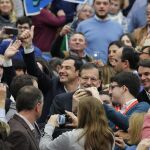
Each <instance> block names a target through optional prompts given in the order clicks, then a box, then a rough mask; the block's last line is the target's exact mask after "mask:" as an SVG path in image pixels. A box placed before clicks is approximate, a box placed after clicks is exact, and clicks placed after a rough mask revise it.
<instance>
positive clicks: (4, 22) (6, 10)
mask: <svg viewBox="0 0 150 150" xmlns="http://www.w3.org/2000/svg"><path fill="white" fill-rule="evenodd" d="M15 22H16V15H15V11H14V5H13V2H12V0H0V30H1V29H2V27H3V26H11V27H14V26H15Z"/></svg>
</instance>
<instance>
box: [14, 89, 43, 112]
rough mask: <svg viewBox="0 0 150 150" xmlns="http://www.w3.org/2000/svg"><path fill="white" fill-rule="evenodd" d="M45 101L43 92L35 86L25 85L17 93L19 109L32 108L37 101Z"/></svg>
mask: <svg viewBox="0 0 150 150" xmlns="http://www.w3.org/2000/svg"><path fill="white" fill-rule="evenodd" d="M42 102H43V94H42V92H41V91H40V90H39V89H38V88H36V87H34V86H24V87H23V88H21V89H20V90H19V92H18V94H17V98H16V108H17V111H18V112H20V111H23V110H32V109H34V107H35V106H36V104H37V103H42Z"/></svg>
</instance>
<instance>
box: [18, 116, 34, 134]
mask: <svg viewBox="0 0 150 150" xmlns="http://www.w3.org/2000/svg"><path fill="white" fill-rule="evenodd" d="M16 115H18V116H19V117H20V118H22V119H23V120H24V121H25V122H26V124H27V125H28V126H29V128H30V129H31V131H33V130H34V127H33V125H32V124H31V123H30V122H29V121H28V120H27V119H26V118H25V117H24V116H22V115H21V114H19V113H16Z"/></svg>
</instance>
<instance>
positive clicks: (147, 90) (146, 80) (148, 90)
mask: <svg viewBox="0 0 150 150" xmlns="http://www.w3.org/2000/svg"><path fill="white" fill-rule="evenodd" d="M138 73H139V76H140V79H141V82H142V84H143V87H144V88H143V90H142V91H141V92H140V93H139V95H138V98H139V100H140V101H145V102H148V103H149V104H150V60H149V59H147V60H146V59H145V60H142V61H141V62H140V63H139V68H138Z"/></svg>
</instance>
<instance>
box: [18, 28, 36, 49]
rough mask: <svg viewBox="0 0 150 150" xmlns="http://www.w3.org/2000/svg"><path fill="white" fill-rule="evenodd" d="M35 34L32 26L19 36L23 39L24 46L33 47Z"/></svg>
mask: <svg viewBox="0 0 150 150" xmlns="http://www.w3.org/2000/svg"><path fill="white" fill-rule="evenodd" d="M33 36H34V26H32V27H31V29H30V30H25V31H24V32H23V33H22V34H21V35H20V36H19V39H20V40H21V42H22V46H23V47H24V48H31V46H32V40H33Z"/></svg>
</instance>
